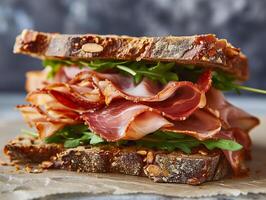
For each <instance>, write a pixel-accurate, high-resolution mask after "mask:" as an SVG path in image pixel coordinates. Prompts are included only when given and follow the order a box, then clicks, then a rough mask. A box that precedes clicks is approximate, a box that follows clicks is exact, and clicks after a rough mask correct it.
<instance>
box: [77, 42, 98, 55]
mask: <svg viewBox="0 0 266 200" xmlns="http://www.w3.org/2000/svg"><path fill="white" fill-rule="evenodd" d="M81 49H82V50H83V51H85V52H88V53H98V52H101V51H103V47H102V46H101V45H99V44H96V43H86V44H84V45H82V47H81Z"/></svg>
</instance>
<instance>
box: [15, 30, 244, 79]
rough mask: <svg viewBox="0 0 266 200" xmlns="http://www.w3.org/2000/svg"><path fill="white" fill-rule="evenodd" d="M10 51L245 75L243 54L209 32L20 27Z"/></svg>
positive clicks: (53, 57)
mask: <svg viewBox="0 0 266 200" xmlns="http://www.w3.org/2000/svg"><path fill="white" fill-rule="evenodd" d="M14 53H22V54H28V55H31V56H34V57H37V58H40V59H47V58H48V59H71V60H92V59H110V60H113V59H118V60H132V61H134V60H136V61H140V60H144V61H168V62H176V63H177V64H191V65H197V66H202V67H211V68H216V69H221V70H223V71H226V72H228V73H230V74H232V75H233V76H235V77H236V78H237V79H238V80H247V78H248V62H247V58H246V56H244V55H243V54H242V53H241V52H240V50H239V49H237V48H235V47H233V46H232V45H231V44H230V43H228V42H227V41H226V40H224V39H218V38H216V37H215V35H212V34H207V35H195V36H187V37H176V36H167V37H129V36H117V35H94V34H85V35H63V34H57V33H42V32H37V31H32V30H24V31H23V32H22V33H21V35H19V36H18V37H17V39H16V43H15V46H14Z"/></svg>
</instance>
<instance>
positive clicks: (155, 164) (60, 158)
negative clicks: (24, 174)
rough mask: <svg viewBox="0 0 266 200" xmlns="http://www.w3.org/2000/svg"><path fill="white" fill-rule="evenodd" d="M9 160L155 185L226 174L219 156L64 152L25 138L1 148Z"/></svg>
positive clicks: (106, 148)
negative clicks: (136, 178)
mask: <svg viewBox="0 0 266 200" xmlns="http://www.w3.org/2000/svg"><path fill="white" fill-rule="evenodd" d="M4 152H5V153H6V155H8V156H9V157H10V159H11V160H17V161H20V162H24V163H25V162H26V163H29V162H33V163H41V162H43V161H50V162H52V163H53V164H52V165H49V167H52V168H59V169H66V170H71V171H77V172H96V173H121V174H127V175H134V176H146V177H148V178H150V179H151V180H153V181H155V182H165V183H186V184H192V185H198V184H201V183H203V182H206V181H213V180H219V179H221V178H223V177H224V176H226V175H228V174H229V172H230V170H229V169H230V167H229V164H228V162H227V160H226V159H225V157H224V156H223V154H222V152H221V151H219V150H217V151H207V150H206V149H204V150H202V149H199V150H195V151H194V152H193V153H192V154H189V155H188V154H184V153H183V152H181V151H174V152H171V153H169V152H166V151H159V150H152V149H146V148H140V147H116V146H110V145H101V146H98V147H91V146H82V147H78V148H72V149H64V148H63V147H62V145H56V144H44V143H43V142H41V141H39V140H36V139H32V138H29V137H19V138H18V139H15V140H13V141H10V142H9V143H8V144H7V145H6V146H5V148H4Z"/></svg>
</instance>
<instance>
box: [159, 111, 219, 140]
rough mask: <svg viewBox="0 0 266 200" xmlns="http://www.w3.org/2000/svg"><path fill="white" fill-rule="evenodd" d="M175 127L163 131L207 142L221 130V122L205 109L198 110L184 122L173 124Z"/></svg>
mask: <svg viewBox="0 0 266 200" xmlns="http://www.w3.org/2000/svg"><path fill="white" fill-rule="evenodd" d="M173 124H174V126H171V127H166V128H163V129H162V130H165V131H171V132H176V133H183V134H186V135H190V136H193V137H195V138H197V139H198V140H206V139H211V138H213V137H215V135H216V134H217V133H218V132H219V131H220V130H221V126H222V125H221V122H220V120H219V118H217V117H216V116H215V115H213V114H212V113H210V112H208V111H207V110H204V109H199V110H196V111H195V112H194V113H193V114H192V115H191V116H189V118H187V119H186V120H184V121H175V122H173Z"/></svg>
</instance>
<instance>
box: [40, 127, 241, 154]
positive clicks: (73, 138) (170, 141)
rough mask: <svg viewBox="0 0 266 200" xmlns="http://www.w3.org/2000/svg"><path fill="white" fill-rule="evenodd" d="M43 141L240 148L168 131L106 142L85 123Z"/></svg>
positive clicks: (69, 145) (170, 148)
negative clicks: (133, 139) (132, 138)
mask: <svg viewBox="0 0 266 200" xmlns="http://www.w3.org/2000/svg"><path fill="white" fill-rule="evenodd" d="M45 142H46V143H63V144H64V147H66V148H74V147H77V146H80V145H86V144H91V145H97V144H100V143H101V144H109V145H116V146H125V145H129V144H133V145H137V146H141V147H147V148H155V149H161V150H166V151H173V150H175V149H180V150H182V151H183V152H185V153H188V154H189V153H191V150H192V148H194V147H197V146H199V145H204V146H205V147H206V148H207V149H209V150H212V149H214V148H219V149H223V150H229V151H237V150H239V149H241V148H242V146H241V145H240V144H238V143H237V142H235V141H233V140H225V139H219V140H205V141H199V140H197V139H196V138H194V137H191V136H188V135H184V134H178V133H173V132H169V131H156V132H154V133H152V134H149V135H147V136H145V137H143V138H142V139H140V140H136V141H128V140H122V141H118V142H109V143H107V142H106V141H105V140H103V139H102V138H101V137H99V136H98V135H97V134H95V133H93V132H91V131H89V130H88V127H87V126H86V125H72V126H66V127H64V128H63V129H61V130H59V131H57V132H56V133H55V134H53V135H52V136H50V137H48V138H45Z"/></svg>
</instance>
